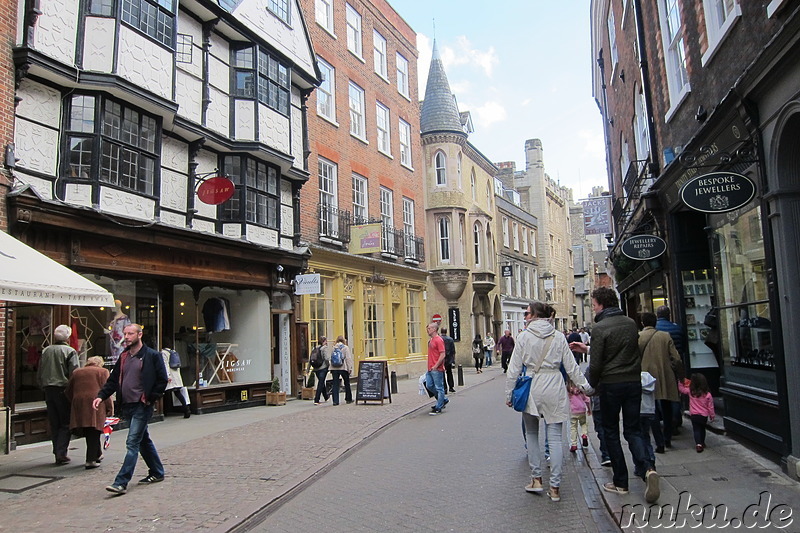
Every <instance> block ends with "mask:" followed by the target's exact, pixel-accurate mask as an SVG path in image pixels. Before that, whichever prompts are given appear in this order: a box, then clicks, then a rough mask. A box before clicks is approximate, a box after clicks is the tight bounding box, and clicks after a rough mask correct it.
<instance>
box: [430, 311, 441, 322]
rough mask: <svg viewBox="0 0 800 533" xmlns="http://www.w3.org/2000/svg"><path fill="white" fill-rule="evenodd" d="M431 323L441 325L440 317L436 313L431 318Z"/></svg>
mask: <svg viewBox="0 0 800 533" xmlns="http://www.w3.org/2000/svg"><path fill="white" fill-rule="evenodd" d="M431 322H439V323H441V322H442V315H440V314H439V313H436V314H435V315H433V316H432V317H431Z"/></svg>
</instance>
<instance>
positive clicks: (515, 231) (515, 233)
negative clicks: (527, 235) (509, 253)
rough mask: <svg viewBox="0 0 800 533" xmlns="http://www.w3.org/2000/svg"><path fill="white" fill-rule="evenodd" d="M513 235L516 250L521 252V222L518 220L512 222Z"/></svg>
mask: <svg viewBox="0 0 800 533" xmlns="http://www.w3.org/2000/svg"><path fill="white" fill-rule="evenodd" d="M511 228H512V237H513V239H514V251H515V252H519V224H517V223H516V222H512V223H511Z"/></svg>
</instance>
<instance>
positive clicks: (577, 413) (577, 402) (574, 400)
mask: <svg viewBox="0 0 800 533" xmlns="http://www.w3.org/2000/svg"><path fill="white" fill-rule="evenodd" d="M567 392H568V393H569V410H570V424H569V439H570V447H569V451H571V452H573V453H574V452H576V451H577V450H578V434H579V433H580V435H581V444H582V445H583V447H584V448H588V447H589V437H588V436H587V433H589V426H588V425H587V424H586V415H587V414H588V415H589V416H591V414H592V404H591V402H590V400H589V398H588V397H587V396H586V394H584V392H583V391H582V390H581V389H580V388H579V387H578V386H577V385H575V384H574V383H573V382H572V380H569V381H567ZM579 429H580V430H581V431H578V430H579Z"/></svg>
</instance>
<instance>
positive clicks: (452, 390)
mask: <svg viewBox="0 0 800 533" xmlns="http://www.w3.org/2000/svg"><path fill="white" fill-rule="evenodd" d="M455 391H456V390H455V389H450V390H449V391H448V392H451V393H452V392H455Z"/></svg>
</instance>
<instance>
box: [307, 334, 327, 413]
mask: <svg viewBox="0 0 800 533" xmlns="http://www.w3.org/2000/svg"><path fill="white" fill-rule="evenodd" d="M329 352H330V350H329V348H328V339H327V337H320V338H319V345H317V346H316V347H315V348H314V349H313V350H311V357H309V359H308V362H309V364H310V365H311V368H313V369H314V374H316V376H317V392H316V394H314V405H319V404H320V403H321V402H320V401H319V398H320V396H322V397H324V398H325V400H323V401H326V402H327V401H328V391H327V389H326V388H325V378H326V377H328V361H329V359H330V356H329Z"/></svg>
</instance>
